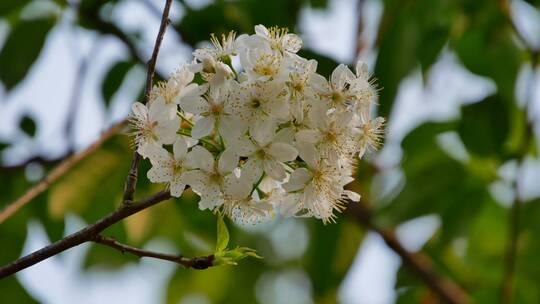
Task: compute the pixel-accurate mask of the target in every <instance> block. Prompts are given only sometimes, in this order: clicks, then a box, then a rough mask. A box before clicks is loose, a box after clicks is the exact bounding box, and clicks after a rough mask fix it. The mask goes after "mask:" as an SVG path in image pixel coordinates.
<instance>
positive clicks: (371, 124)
mask: <svg viewBox="0 0 540 304" xmlns="http://www.w3.org/2000/svg"><path fill="white" fill-rule="evenodd" d="M383 136H384V118H382V117H377V118H375V119H371V120H369V121H367V122H365V123H364V124H362V125H361V126H360V134H359V138H358V143H359V144H360V149H359V153H358V154H359V157H362V156H363V155H364V153H365V152H366V151H376V150H377V149H378V148H379V146H380V144H381V141H382V138H383Z"/></svg>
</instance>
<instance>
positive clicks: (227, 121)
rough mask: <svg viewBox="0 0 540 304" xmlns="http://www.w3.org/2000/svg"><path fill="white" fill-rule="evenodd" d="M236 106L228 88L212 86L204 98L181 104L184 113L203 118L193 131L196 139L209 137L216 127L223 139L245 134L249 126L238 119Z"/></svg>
mask: <svg viewBox="0 0 540 304" xmlns="http://www.w3.org/2000/svg"><path fill="white" fill-rule="evenodd" d="M235 106H236V104H234V103H232V102H231V101H230V98H229V90H228V87H226V86H212V87H210V90H209V91H208V93H207V94H206V95H205V96H204V97H195V98H189V99H187V98H186V99H184V100H183V101H182V103H181V104H180V107H181V108H182V109H183V110H184V111H186V112H188V113H191V114H195V115H199V116H201V118H200V119H199V120H197V121H196V122H195V125H194V126H193V128H192V130H191V136H192V137H193V138H195V139H199V138H202V137H204V136H207V135H209V134H210V133H211V132H212V130H214V128H215V127H216V126H217V127H218V130H219V133H220V134H221V136H223V137H227V136H229V135H231V136H232V135H240V134H241V133H243V132H244V131H245V128H246V127H247V125H246V124H245V123H244V122H243V121H242V120H241V119H239V118H238V117H237V109H235V108H234V107H235Z"/></svg>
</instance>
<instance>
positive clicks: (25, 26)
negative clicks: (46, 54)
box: [0, 18, 54, 91]
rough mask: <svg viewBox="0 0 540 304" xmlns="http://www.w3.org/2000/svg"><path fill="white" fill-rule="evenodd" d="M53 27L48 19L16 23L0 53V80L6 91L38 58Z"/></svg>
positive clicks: (18, 80) (20, 78)
mask: <svg viewBox="0 0 540 304" xmlns="http://www.w3.org/2000/svg"><path fill="white" fill-rule="evenodd" d="M53 25H54V20H53V19H50V18H46V19H35V20H30V21H24V22H20V23H17V25H16V26H15V28H13V30H12V31H11V32H10V33H9V36H8V38H7V40H6V43H5V44H4V47H3V48H2V51H1V52H0V80H1V81H2V82H3V83H4V85H5V87H6V90H8V91H9V90H11V89H12V88H14V87H15V86H16V85H17V84H18V83H19V82H20V81H21V80H22V79H24V77H25V76H26V74H27V73H28V71H29V70H30V67H31V66H32V64H34V62H35V61H36V59H37V58H38V56H39V54H40V52H41V49H42V48H43V45H44V43H45V38H46V37H47V34H48V33H49V31H50V30H51V28H52V27H53Z"/></svg>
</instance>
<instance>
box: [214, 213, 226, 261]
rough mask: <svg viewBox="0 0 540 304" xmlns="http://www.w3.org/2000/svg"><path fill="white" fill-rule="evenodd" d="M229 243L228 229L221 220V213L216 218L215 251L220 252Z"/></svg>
mask: <svg viewBox="0 0 540 304" xmlns="http://www.w3.org/2000/svg"><path fill="white" fill-rule="evenodd" d="M228 244H229V230H228V229H227V226H226V225H225V221H224V220H223V215H221V214H220V215H219V216H218V219H217V242H216V253H219V252H222V251H224V250H225V249H226V248H227V245H228Z"/></svg>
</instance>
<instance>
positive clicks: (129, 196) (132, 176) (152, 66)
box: [123, 0, 172, 203]
mask: <svg viewBox="0 0 540 304" xmlns="http://www.w3.org/2000/svg"><path fill="white" fill-rule="evenodd" d="M171 3H172V0H167V1H166V2H165V7H164V8H163V15H162V16H161V24H160V26H159V31H158V34H157V37H156V42H155V44H154V50H153V51H152V57H151V58H150V61H148V68H147V72H146V87H145V89H144V101H143V103H146V102H148V98H149V97H150V92H151V91H152V85H153V79H154V72H155V70H156V62H157V57H158V54H159V49H160V48H161V42H162V41H163V37H164V36H165V30H166V29H167V25H168V24H169V11H170V9H171ZM140 162H141V155H140V154H139V153H137V151H135V152H134V153H133V161H132V162H131V168H130V170H129V173H128V176H127V179H126V184H125V187H124V197H123V199H124V203H130V202H131V201H133V194H134V193H135V187H136V186H137V175H138V173H139V163H140Z"/></svg>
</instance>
